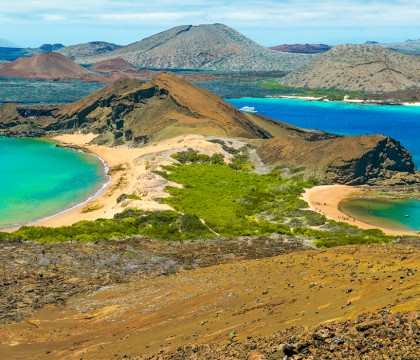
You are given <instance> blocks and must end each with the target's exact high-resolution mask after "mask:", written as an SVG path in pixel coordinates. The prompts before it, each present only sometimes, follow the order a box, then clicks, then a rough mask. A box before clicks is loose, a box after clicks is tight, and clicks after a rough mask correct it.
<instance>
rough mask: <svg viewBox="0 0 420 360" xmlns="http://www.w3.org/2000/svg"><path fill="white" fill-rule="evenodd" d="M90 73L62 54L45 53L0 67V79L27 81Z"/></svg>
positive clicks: (76, 76)
mask: <svg viewBox="0 0 420 360" xmlns="http://www.w3.org/2000/svg"><path fill="white" fill-rule="evenodd" d="M89 73H90V71H89V70H86V69H85V68H83V67H82V66H80V65H78V64H76V63H75V62H74V61H72V60H70V59H68V58H66V57H65V56H64V55H62V54H58V53H54V52H47V53H41V54H38V55H34V56H32V57H22V58H19V59H17V60H15V61H13V62H11V63H6V64H2V65H0V77H11V78H29V79H46V80H53V79H71V78H78V77H82V76H84V75H87V74H89Z"/></svg>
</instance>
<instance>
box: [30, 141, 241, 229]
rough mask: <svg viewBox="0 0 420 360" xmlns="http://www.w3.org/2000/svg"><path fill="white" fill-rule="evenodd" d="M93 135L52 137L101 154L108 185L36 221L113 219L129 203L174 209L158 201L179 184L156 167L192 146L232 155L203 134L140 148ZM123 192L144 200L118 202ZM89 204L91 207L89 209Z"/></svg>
mask: <svg viewBox="0 0 420 360" xmlns="http://www.w3.org/2000/svg"><path fill="white" fill-rule="evenodd" d="M94 138H95V135H93V134H65V135H60V136H56V137H54V138H53V140H55V141H58V142H60V143H62V144H67V145H77V146H83V147H84V148H86V149H87V150H89V151H91V152H92V153H94V154H96V155H97V156H99V157H100V158H102V159H103V160H104V161H105V162H106V164H107V165H108V167H109V168H110V169H111V172H110V176H111V181H110V184H109V185H108V187H107V188H106V189H105V190H104V191H102V192H101V193H100V194H98V196H96V197H95V198H94V199H92V200H91V201H89V202H88V203H86V204H83V205H81V206H79V207H77V208H75V209H72V210H69V211H66V212H63V213H61V214H58V215H56V216H52V217H49V218H47V219H43V220H40V221H37V222H36V223H35V224H34V225H42V226H51V227H57V226H63V225H71V224H74V223H75V222H77V221H81V220H95V219H98V218H107V219H110V218H112V217H113V216H114V215H115V214H117V213H120V212H122V211H123V210H124V209H126V208H128V207H134V208H136V209H140V210H145V211H147V210H150V211H157V210H171V209H172V208H171V207H170V206H169V205H166V204H161V203H159V202H158V199H161V198H164V197H167V196H169V195H168V194H167V193H166V192H165V191H164V189H165V187H166V186H169V185H170V186H179V185H178V184H175V183H172V182H169V181H167V180H166V179H164V178H162V177H161V176H159V175H157V174H155V173H154V172H153V170H156V169H157V168H158V167H159V166H164V165H169V164H171V163H173V162H174V160H173V159H172V158H171V156H170V155H171V154H173V153H176V152H179V151H184V150H187V149H188V148H191V147H193V148H194V149H196V150H198V151H199V152H200V153H203V154H207V155H212V154H214V153H223V154H225V157H226V158H229V157H230V156H231V155H230V154H227V153H226V152H225V151H223V149H222V146H221V145H220V144H215V143H212V142H209V141H207V140H206V137H204V136H201V135H186V136H181V137H176V138H173V139H168V140H165V141H160V142H159V143H154V144H153V143H152V144H150V145H147V146H143V147H140V148H133V147H126V146H118V147H107V146H99V145H89V143H90V142H91V141H92V140H93V139H94ZM241 145H242V143H240V142H238V144H237V146H241ZM116 166H118V167H119V168H123V170H118V171H114V172H113V171H112V168H113V167H116ZM121 194H136V195H138V196H139V197H140V198H141V200H130V199H127V200H124V201H121V202H120V203H117V199H118V197H119V196H120V195H121ZM89 208H90V210H91V211H88V212H86V210H87V209H89Z"/></svg>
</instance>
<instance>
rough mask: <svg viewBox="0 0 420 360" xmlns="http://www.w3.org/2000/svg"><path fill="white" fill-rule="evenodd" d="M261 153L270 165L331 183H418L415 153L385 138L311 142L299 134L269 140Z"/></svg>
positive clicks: (374, 137)
mask: <svg viewBox="0 0 420 360" xmlns="http://www.w3.org/2000/svg"><path fill="white" fill-rule="evenodd" d="M258 154H259V155H260V157H261V159H262V160H263V161H264V162H265V163H266V164H272V165H273V164H288V165H292V166H303V167H305V168H306V171H307V172H308V173H310V174H313V175H316V176H317V177H319V178H321V179H325V180H326V181H327V182H331V183H338V184H348V185H362V184H368V183H372V182H377V181H389V182H392V183H395V184H398V183H413V182H415V181H416V175H415V174H416V173H415V170H416V168H415V165H414V163H413V160H412V158H411V154H410V153H409V152H408V151H407V150H406V149H405V148H404V147H402V146H401V144H400V143H399V142H398V141H397V140H394V139H392V138H390V137H386V136H382V135H364V136H337V137H335V138H327V139H322V138H321V139H313V138H312V139H311V138H308V137H306V138H305V136H304V135H303V134H302V133H298V132H295V133H294V134H292V135H291V134H288V136H277V137H276V138H274V139H271V140H269V141H267V142H266V143H265V144H263V145H262V146H261V147H260V148H259V149H258Z"/></svg>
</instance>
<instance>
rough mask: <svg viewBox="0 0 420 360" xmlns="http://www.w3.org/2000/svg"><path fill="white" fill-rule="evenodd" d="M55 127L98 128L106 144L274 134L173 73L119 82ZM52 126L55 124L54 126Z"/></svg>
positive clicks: (72, 108) (67, 110) (61, 115)
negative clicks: (181, 136)
mask: <svg viewBox="0 0 420 360" xmlns="http://www.w3.org/2000/svg"><path fill="white" fill-rule="evenodd" d="M55 116H56V117H57V119H58V120H59V121H58V122H57V123H56V124H55V126H54V129H56V130H60V129H68V128H84V129H88V130H89V131H94V132H99V133H101V136H100V137H99V139H98V141H102V142H105V143H124V142H127V141H131V142H134V143H139V142H147V141H149V140H150V139H163V138H169V137H174V136H178V135H183V134H191V133H195V134H203V135H216V136H224V137H241V138H257V139H258V138H270V137H272V136H271V134H270V133H269V132H267V131H265V130H263V129H262V128H261V127H259V126H257V125H255V124H254V122H252V121H251V120H250V118H249V117H248V116H247V115H245V114H243V113H241V112H240V111H239V110H237V109H236V108H235V107H233V106H231V105H230V104H228V103H226V102H225V101H223V100H222V99H221V98H219V97H217V96H216V95H213V94H212V93H210V92H208V91H205V90H203V89H201V88H198V87H196V86H194V85H192V84H190V83H188V82H187V81H185V80H183V79H181V78H179V77H176V76H174V75H171V74H166V73H164V74H161V75H158V76H157V77H155V78H154V79H152V80H150V81H149V82H147V83H142V82H140V81H137V80H133V79H126V80H121V81H117V82H115V83H113V84H111V85H109V86H107V87H105V88H103V89H101V90H99V91H97V92H95V93H94V94H92V95H90V96H88V97H86V98H84V99H82V100H80V101H78V102H75V103H72V104H70V105H67V106H64V107H63V108H62V109H61V110H60V111H59V112H58V113H57V114H55ZM50 130H52V129H50Z"/></svg>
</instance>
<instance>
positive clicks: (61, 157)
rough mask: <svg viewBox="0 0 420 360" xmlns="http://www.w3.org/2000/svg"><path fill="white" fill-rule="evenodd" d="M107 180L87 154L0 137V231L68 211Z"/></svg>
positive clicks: (51, 144)
mask: <svg viewBox="0 0 420 360" xmlns="http://www.w3.org/2000/svg"><path fill="white" fill-rule="evenodd" d="M106 180H107V176H106V174H105V168H104V164H103V163H102V161H101V160H100V159H99V158H98V157H96V156H94V155H91V154H85V153H82V152H78V151H74V150H70V149H63V148H57V147H55V143H54V142H53V141H49V140H35V139H9V138H1V137H0V184H1V186H0V229H7V228H11V227H16V226H18V225H22V224H26V223H29V222H32V221H35V220H39V219H42V218H45V217H48V216H51V215H53V214H57V213H59V212H61V211H64V210H66V209H69V208H71V207H73V206H75V205H77V204H80V203H81V202H83V201H86V200H87V199H88V198H89V197H91V196H92V195H93V194H95V193H96V192H98V191H99V190H100V189H101V188H102V187H103V186H104V183H105V182H106Z"/></svg>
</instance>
